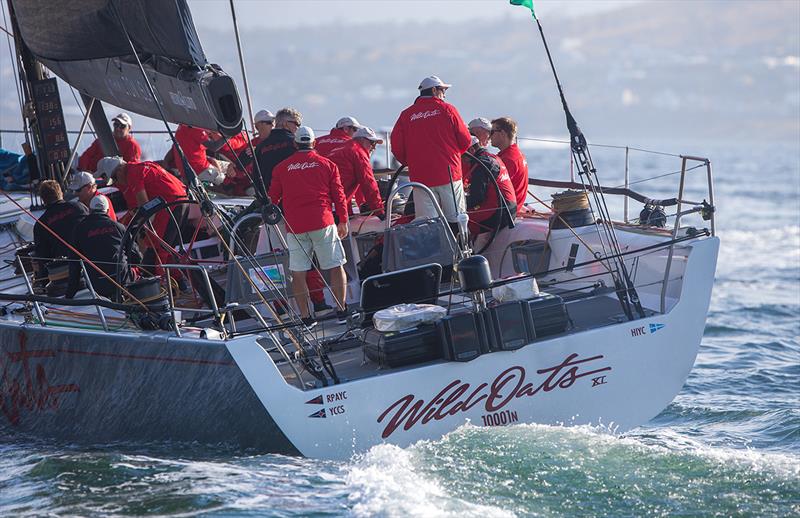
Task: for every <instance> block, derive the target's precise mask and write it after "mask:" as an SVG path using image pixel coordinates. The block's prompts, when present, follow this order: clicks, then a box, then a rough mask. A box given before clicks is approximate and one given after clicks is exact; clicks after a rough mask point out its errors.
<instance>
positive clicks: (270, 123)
mask: <svg viewBox="0 0 800 518" xmlns="http://www.w3.org/2000/svg"><path fill="white" fill-rule="evenodd" d="M253 124H254V125H255V127H256V136H255V137H254V138H253V139H251V141H250V144H248V145H247V146H245V148H244V149H243V150H242V151H241V152H240V153H239V160H238V161H237V163H239V162H241V164H242V165H243V166H244V167H245V169H246V170H247V172H248V173H252V172H253V151H255V148H256V147H258V145H259V144H261V143H262V142H263V141H264V140H265V139H266V138H267V137H269V134H270V133H272V128H274V127H275V116H274V115H273V114H272V112H271V111H269V110H259V111H258V112H256V114H255V116H254V117H253ZM251 145H252V147H250V146H251Z"/></svg>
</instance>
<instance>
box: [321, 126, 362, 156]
mask: <svg viewBox="0 0 800 518" xmlns="http://www.w3.org/2000/svg"><path fill="white" fill-rule="evenodd" d="M360 127H361V125H360V124H359V123H358V121H357V120H356V119H355V117H342V118H341V119H339V120H338V121H336V127H335V128H333V129H332V130H331V131H330V133H328V134H327V135H325V136H322V137H320V138H318V139H317V142H316V144H315V145H314V150H315V151H316V152H317V153H319V154H320V155H322V156H324V157H325V158H330V156H331V152H332V151H333V150H334V149H336V148H339V147H342V146H343V145H345V144H347V143H348V142H350V140H351V139H352V138H353V134H354V133H355V132H356V131H357V130H358V128H360Z"/></svg>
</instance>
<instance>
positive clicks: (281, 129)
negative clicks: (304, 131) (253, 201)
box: [256, 108, 303, 192]
mask: <svg viewBox="0 0 800 518" xmlns="http://www.w3.org/2000/svg"><path fill="white" fill-rule="evenodd" d="M302 123H303V116H302V115H301V114H300V112H299V111H297V110H295V109H294V108H282V109H280V110H278V113H276V114H275V128H274V129H273V130H272V131H271V132H270V133H269V136H268V137H267V138H265V139H264V140H262V141H261V143H260V144H259V145H258V147H256V160H257V161H258V169H259V170H260V171H261V179H262V181H263V183H264V189H265V191H266V192H269V185H270V183H271V182H272V169H273V168H274V167H275V166H276V165H278V164H279V163H280V162H283V161H284V160H286V159H287V158H289V157H290V156H291V155H293V154H294V152H295V147H294V133H295V131H297V128H299V127H300V125H301V124H302Z"/></svg>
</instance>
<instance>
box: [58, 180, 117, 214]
mask: <svg viewBox="0 0 800 518" xmlns="http://www.w3.org/2000/svg"><path fill="white" fill-rule="evenodd" d="M69 189H70V190H71V191H73V192H75V193H76V194H77V195H78V200H79V201H80V202H81V203H83V204H84V205H85V206H86V207H87V208H88V207H89V203H90V202H91V201H92V199H94V198H96V197H97V198H106V199H107V200H108V198H107V197H106V196H105V195H104V194H101V193H100V192H99V191H98V190H97V183H96V182H95V179H94V176H92V174H91V173H87V172H86V171H78V172H77V173H74V174H73V175H72V180H71V181H70V183H69ZM107 213H108V217H109V218H111V220H112V221H117V213H116V212H114V206H113V205H111V201H110V200H109V203H108V211H107Z"/></svg>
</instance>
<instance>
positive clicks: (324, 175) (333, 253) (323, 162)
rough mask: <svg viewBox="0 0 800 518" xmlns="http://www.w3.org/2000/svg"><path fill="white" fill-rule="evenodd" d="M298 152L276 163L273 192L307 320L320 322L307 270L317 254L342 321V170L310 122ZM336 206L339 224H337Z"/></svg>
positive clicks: (302, 130)
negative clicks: (317, 144) (312, 308)
mask: <svg viewBox="0 0 800 518" xmlns="http://www.w3.org/2000/svg"><path fill="white" fill-rule="evenodd" d="M294 139H295V142H296V143H297V148H298V150H297V152H296V153H294V154H293V155H292V156H290V157H289V158H288V159H286V160H284V161H282V162H281V163H280V164H278V165H277V166H276V167H275V170H274V174H273V176H272V183H271V185H270V188H269V197H270V199H271V200H272V202H273V203H282V204H283V214H284V216H285V219H286V240H287V242H288V246H289V269H290V270H291V272H292V293H293V295H294V297H295V300H296V301H297V305H298V307H299V309H300V315H301V317H302V319H303V323H304V324H305V325H306V326H307V327H311V326H313V325H314V323H315V322H314V319H313V318H312V317H311V316H310V312H309V308H308V288H307V285H306V273H307V272H308V271H309V270H311V269H312V268H313V263H312V255H314V254H316V257H317V261H318V262H319V267H320V268H321V269H322V270H328V272H329V274H330V279H331V290H332V291H333V296H334V298H335V299H336V302H337V306H338V309H337V312H336V315H337V317H338V318H339V321H340V322H345V321H346V319H347V302H346V294H347V292H346V290H347V276H346V274H345V272H344V268H343V265H344V264H345V262H346V259H345V254H344V247H343V246H342V241H341V240H342V239H344V238H345V237H346V236H347V232H348V227H347V207H346V205H345V198H344V189H343V188H342V183H341V181H340V180H339V170H338V168H337V167H336V164H334V163H333V162H332V161H330V160H328V159H327V158H325V157H322V156H320V155H319V154H318V153H317V152H316V151H314V131H313V130H312V129H311V128H309V127H306V126H301V127H300V128H298V130H297V132H296V133H295V135H294ZM331 206H334V207H335V208H336V214H337V216H338V218H339V223H338V224H335V223H334V217H333V212H331Z"/></svg>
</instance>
